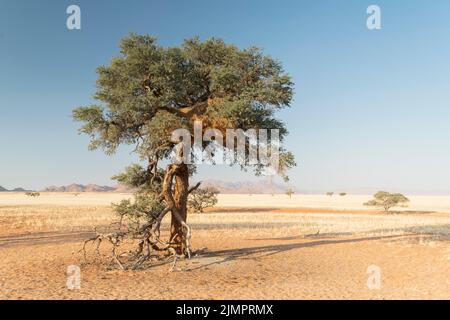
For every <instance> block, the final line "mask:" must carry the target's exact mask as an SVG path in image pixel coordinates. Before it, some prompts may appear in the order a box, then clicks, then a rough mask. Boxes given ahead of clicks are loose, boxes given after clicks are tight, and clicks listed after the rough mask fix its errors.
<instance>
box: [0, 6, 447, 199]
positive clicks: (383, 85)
mask: <svg viewBox="0 0 450 320" xmlns="http://www.w3.org/2000/svg"><path fill="white" fill-rule="evenodd" d="M71 4H77V5H79V6H80V7H81V15H82V29H81V30H74V31H69V30H67V28H66V18H67V14H66V8H67V6H69V5H71ZM371 4H377V5H378V6H380V8H381V13H382V29H381V30H375V31H370V30H368V29H367V27H366V19H367V16H368V15H367V14H366V9H367V7H368V6H369V5H371ZM131 31H134V32H138V33H149V34H152V35H155V36H157V37H158V38H159V42H160V44H162V45H168V46H172V45H177V44H180V43H181V42H182V40H183V39H185V38H188V37H192V36H195V35H198V36H200V38H201V39H206V38H208V37H212V36H215V37H222V38H224V39H225V40H226V41H227V42H231V43H234V44H236V45H238V46H239V47H242V48H243V47H247V46H250V45H256V46H259V47H261V48H263V49H264V52H265V53H267V54H270V55H272V56H273V57H275V58H277V59H279V60H280V61H282V63H283V65H284V67H285V69H286V71H287V72H288V73H290V74H291V75H292V77H293V80H294V82H295V92H296V94H295V100H294V102H293V104H292V107H291V108H290V109H287V110H285V111H283V112H281V113H280V117H281V118H282V119H284V120H285V121H286V123H287V126H288V128H289V130H290V135H289V138H288V139H287V141H286V147H287V148H288V149H290V150H292V151H293V152H294V154H295V155H296V158H297V162H298V167H297V168H295V169H294V170H292V172H291V183H292V185H294V186H296V187H297V188H298V189H300V190H307V191H315V190H317V191H336V192H339V191H350V192H351V191H358V190H366V189H367V188H369V189H387V190H398V191H403V192H406V193H408V192H411V193H412V192H414V193H427V194H430V193H446V194H450V128H449V126H450V2H449V1H447V0H434V1H414V0H408V1H406V0H405V1H401V0H398V1H379V0H374V1H365V0H346V1H335V0H329V1H324V0H318V1H298V0H295V1H294V0H293V1H274V0H273V1H261V0H259V1H257V0H252V1H249V0H247V1H230V0H227V1H225V0H215V1H211V0H202V1H196V0H194V1H181V0H179V1H173V0H172V1H162V0H161V1H148V0H147V1H132V0H129V1H106V0H102V1H99V0H89V1H64V0H54V1H46V0H42V1H26V0H19V1H17V0H14V1H13V0H0V112H1V113H0V146H1V149H0V150H1V151H0V185H2V186H4V187H7V188H13V187H19V186H21V187H26V188H35V189H39V188H42V187H45V186H48V185H63V184H69V183H72V182H78V183H84V184H86V183H91V182H92V183H97V184H109V185H111V184H113V182H111V180H110V177H111V176H112V175H113V174H116V173H118V172H120V171H121V170H122V169H123V168H124V167H125V166H126V165H128V164H130V163H132V162H134V161H135V157H134V156H133V155H130V151H131V149H130V148H128V147H125V148H122V149H121V150H120V152H119V153H118V154H117V155H115V156H112V157H108V156H106V155H104V154H103V153H102V152H101V151H96V152H90V151H88V150H87V144H88V138H87V137H85V136H79V135H78V134H77V128H78V126H79V124H77V123H74V122H73V121H72V119H71V110H72V109H73V108H74V107H77V106H81V105H87V104H90V103H93V102H94V101H93V100H92V94H93V93H94V91H95V80H96V74H95V69H96V67H97V66H99V65H101V64H107V63H108V62H109V61H110V59H111V58H112V57H113V56H114V55H117V53H118V49H117V45H118V43H119V40H120V39H121V38H122V37H123V36H125V35H126V34H128V33H129V32H131ZM205 177H213V178H215V179H223V180H229V181H230V180H248V179H250V178H251V175H250V174H248V173H241V172H240V171H239V170H233V169H227V168H225V167H218V168H217V167H214V168H212V167H208V168H201V170H200V174H199V177H198V178H205Z"/></svg>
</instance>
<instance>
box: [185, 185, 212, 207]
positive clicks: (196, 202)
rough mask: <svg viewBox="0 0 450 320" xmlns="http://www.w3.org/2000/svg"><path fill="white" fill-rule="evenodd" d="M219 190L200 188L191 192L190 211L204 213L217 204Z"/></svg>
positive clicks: (189, 199)
mask: <svg viewBox="0 0 450 320" xmlns="http://www.w3.org/2000/svg"><path fill="white" fill-rule="evenodd" d="M218 194H219V190H217V189H216V188H213V187H206V188H198V189H196V190H194V191H193V192H191V194H190V195H189V198H188V209H189V210H190V211H193V212H197V213H202V212H203V211H204V210H205V209H206V208H210V207H213V206H215V205H216V204H217V201H218V200H217V195H218Z"/></svg>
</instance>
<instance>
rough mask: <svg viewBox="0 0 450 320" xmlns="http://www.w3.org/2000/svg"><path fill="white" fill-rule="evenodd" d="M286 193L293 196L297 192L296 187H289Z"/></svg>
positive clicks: (290, 196)
mask: <svg viewBox="0 0 450 320" xmlns="http://www.w3.org/2000/svg"><path fill="white" fill-rule="evenodd" d="M286 194H287V195H288V196H289V198H292V195H293V194H295V190H294V188H288V189H287V190H286Z"/></svg>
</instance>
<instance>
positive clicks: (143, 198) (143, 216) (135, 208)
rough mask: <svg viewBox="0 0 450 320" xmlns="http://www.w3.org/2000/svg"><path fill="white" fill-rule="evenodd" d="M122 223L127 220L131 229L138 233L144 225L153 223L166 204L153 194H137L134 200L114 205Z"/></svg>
mask: <svg viewBox="0 0 450 320" xmlns="http://www.w3.org/2000/svg"><path fill="white" fill-rule="evenodd" d="M113 207H114V209H115V211H116V213H117V214H118V215H119V216H120V218H121V221H122V220H123V219H126V220H127V222H128V225H129V228H130V229H132V230H134V232H135V233H138V232H139V230H140V228H141V227H142V225H143V224H145V223H149V222H152V221H153V220H154V219H156V218H157V216H158V214H159V213H160V212H161V211H162V210H163V209H164V204H163V203H161V201H160V200H159V199H158V196H157V194H156V193H153V192H137V193H136V194H135V195H134V200H130V199H126V200H122V201H121V202H120V203H119V204H113Z"/></svg>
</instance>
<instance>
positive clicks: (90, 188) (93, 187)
mask: <svg viewBox="0 0 450 320" xmlns="http://www.w3.org/2000/svg"><path fill="white" fill-rule="evenodd" d="M41 191H42V192H121V193H128V192H133V191H134V190H133V189H132V188H129V187H127V186H123V185H118V186H115V187H110V186H99V185H97V184H88V185H82V184H76V183H72V184H70V185H68V186H59V187H57V186H50V187H47V188H45V189H43V190H41Z"/></svg>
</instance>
